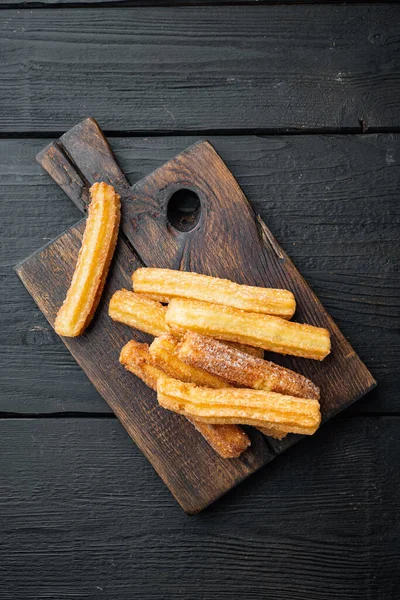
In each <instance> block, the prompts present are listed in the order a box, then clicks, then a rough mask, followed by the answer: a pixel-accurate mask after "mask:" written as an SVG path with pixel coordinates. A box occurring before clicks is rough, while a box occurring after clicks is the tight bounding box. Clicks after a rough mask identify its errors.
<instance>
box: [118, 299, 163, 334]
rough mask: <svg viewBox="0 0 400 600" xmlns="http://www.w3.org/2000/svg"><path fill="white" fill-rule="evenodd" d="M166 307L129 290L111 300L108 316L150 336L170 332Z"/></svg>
mask: <svg viewBox="0 0 400 600" xmlns="http://www.w3.org/2000/svg"><path fill="white" fill-rule="evenodd" d="M166 312H167V309H166V308H165V306H163V305H162V304H160V303H159V302H156V301H155V300H151V299H150V298H146V297H145V296H142V295H141V294H135V293H134V292H130V291H128V290H118V291H117V292H115V294H114V295H113V297H112V298H111V300H110V306H109V309H108V314H109V315H110V317H111V318H112V319H113V320H114V321H119V323H124V325H129V326H130V327H134V328H135V329H140V330H141V331H144V332H145V333H149V334H150V335H162V334H163V333H166V332H167V331H169V328H168V327H167V325H166V323H165V314H166Z"/></svg>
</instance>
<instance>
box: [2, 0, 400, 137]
mask: <svg viewBox="0 0 400 600" xmlns="http://www.w3.org/2000/svg"><path fill="white" fill-rule="evenodd" d="M210 10H212V12H210V11H209V10H207V8H204V7H195V6H193V7H184V6H176V7H152V8H151V7H150V8H148V7H142V8H138V7H137V8H135V7H133V8H123V10H121V9H120V8H119V7H114V8H107V9H104V8H101V7H99V8H90V7H88V8H86V9H85V12H84V18H83V16H82V15H83V13H82V12H81V11H80V10H77V9H76V8H63V9H62V10H60V9H58V8H48V9H43V10H21V11H16V10H11V9H10V10H8V11H7V10H4V11H1V15H0V18H1V21H2V37H1V39H0V56H1V57H2V60H1V62H0V80H1V82H2V86H1V91H0V132H3V133H7V132H13V133H15V132H18V131H19V132H27V131H28V132H41V134H43V132H46V131H47V132H57V131H65V130H66V129H68V128H69V127H71V126H72V125H73V124H74V123H76V122H77V121H79V120H80V119H82V118H84V117H85V116H86V115H88V114H93V115H94V116H96V118H98V119H99V120H100V121H101V123H102V126H103V127H104V129H105V130H107V131H111V130H112V131H119V132H121V131H131V132H136V133H140V132H142V133H149V132H151V133H153V134H154V133H156V132H182V131H186V132H190V131H192V132H196V131H201V132H211V131H214V132H222V131H230V132H239V131H240V132H242V133H243V132H245V130H248V131H249V130H256V131H260V130H263V131H264V132H265V131H268V130H274V131H275V130H279V131H280V132H283V131H285V130H293V131H297V132H299V131H300V132H304V131H305V130H307V129H309V130H313V131H315V130H318V129H322V130H324V131H326V130H335V131H337V130H339V129H341V130H342V131H346V130H351V131H361V130H362V128H363V129H366V128H367V127H370V128H398V126H399V122H398V114H399V109H400V96H399V93H398V88H399V79H400V75H399V57H398V53H397V41H398V8H397V6H395V5H390V4H377V5H368V6H363V7H362V9H360V7H359V6H355V5H329V6H323V5H320V6H318V5H316V6H311V5H291V6H279V5H269V6H268V5H265V4H264V5H254V6H252V5H248V4H246V5H243V6H231V7H229V8H227V7H226V6H215V7H213V8H212V9H211V8H210ZM105 11H106V12H105Z"/></svg>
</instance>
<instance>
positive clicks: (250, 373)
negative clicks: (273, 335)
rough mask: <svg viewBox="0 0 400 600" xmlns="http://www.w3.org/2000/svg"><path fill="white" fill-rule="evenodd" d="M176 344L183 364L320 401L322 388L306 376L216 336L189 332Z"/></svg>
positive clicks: (240, 382) (267, 389)
mask: <svg viewBox="0 0 400 600" xmlns="http://www.w3.org/2000/svg"><path fill="white" fill-rule="evenodd" d="M176 345H177V347H178V356H179V358H180V359H181V360H182V361H183V362H184V363H187V364H189V365H192V367H197V368H199V369H204V370H205V371H208V372H209V373H212V374H213V375H216V376H218V377H222V378H224V379H225V380H228V381H230V382H231V383H233V384H236V385H239V386H242V387H249V388H253V389H256V390H264V391H265V392H277V393H278V394H287V395H289V396H296V397H298V398H313V399H314V400H319V396H320V392H319V388H318V387H317V386H316V385H315V384H314V383H313V382H312V381H310V380H309V379H307V378H306V377H304V376H303V375H300V374H299V373H296V372H295V371H291V370H290V369H285V368H284V367H281V366H280V365H276V364H274V363H273V362H270V361H267V360H262V359H260V358H255V357H254V356H249V355H248V354H245V353H244V352H240V350H236V349H234V348H231V347H229V346H227V345H226V344H224V343H222V342H220V341H218V340H216V339H214V338H210V337H207V336H203V335H199V334H198V333H193V332H187V333H185V335H184V336H183V338H182V341H181V342H180V344H179V343H178V342H177V343H176ZM194 383H197V382H194ZM198 385H201V384H198ZM203 385H205V384H203Z"/></svg>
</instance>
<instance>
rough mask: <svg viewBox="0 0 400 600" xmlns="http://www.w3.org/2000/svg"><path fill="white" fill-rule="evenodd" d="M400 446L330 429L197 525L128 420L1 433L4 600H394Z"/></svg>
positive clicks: (3, 424)
mask: <svg viewBox="0 0 400 600" xmlns="http://www.w3.org/2000/svg"><path fill="white" fill-rule="evenodd" d="M397 439H398V418H396V417H391V418H385V417H381V418H375V419H371V418H363V417H359V418H350V419H340V422H339V420H336V421H334V422H332V423H328V424H327V425H324V426H323V427H322V429H321V431H320V432H319V433H317V435H316V437H315V438H313V439H310V440H305V441H304V442H302V443H301V444H299V445H298V447H297V448H296V452H292V453H290V454H289V453H288V454H286V455H284V456H281V457H279V459H277V460H276V461H274V462H273V463H271V464H270V465H268V466H267V467H266V468H264V469H263V470H262V471H260V472H259V474H258V475H257V477H252V478H251V479H249V480H247V481H246V482H245V483H244V484H243V485H241V486H240V487H239V488H237V489H236V490H234V491H233V492H231V493H229V494H227V495H226V496H225V497H224V498H223V499H221V500H220V501H219V502H217V503H215V504H214V505H213V506H212V507H210V508H209V509H207V511H205V512H203V513H201V514H200V515H198V516H195V517H191V518H188V517H187V516H185V515H184V513H183V512H182V511H180V509H179V508H178V506H176V504H175V502H174V501H173V499H172V497H171V496H170V494H169V493H168V490H167V489H166V488H165V487H164V486H162V485H160V482H159V479H158V477H157V475H156V474H155V472H154V471H153V470H152V469H150V468H149V466H148V464H147V461H146V460H145V458H144V457H143V456H142V454H141V453H140V451H139V450H138V449H137V448H136V447H135V446H134V445H133V444H132V442H131V440H130V439H129V437H128V435H127V434H126V433H125V432H124V430H123V428H122V426H121V425H120V424H119V423H118V421H117V420H114V419H51V418H50V419H18V420H13V419H7V420H0V472H1V479H2V493H1V515H2V518H1V519H0V538H1V549H0V553H1V561H0V574H1V583H2V584H1V586H0V598H1V600H10V598H12V599H13V600H44V599H48V598H57V600H70V599H71V598H80V599H85V600H86V599H90V600H98V599H99V598H102V599H104V600H115V598H119V599H120V600H131V599H132V598H134V597H140V598H143V599H145V600H160V599H161V598H163V599H164V598H165V599H170V598H171V599H172V598H173V599H174V600H188V599H189V598H190V599H192V598H193V599H194V598H199V599H201V600H211V599H212V598H218V599H221V600H231V599H232V598H235V599H236V598H238V597H239V596H240V597H243V598H246V599H249V600H256V599H257V600H261V599H262V600H300V599H301V600H303V599H304V598H308V599H310V600H337V599H338V598H345V599H346V600H365V599H366V598H376V599H379V600H395V598H396V597H397V593H398V586H399V584H400V580H399V571H398V569H397V565H398V562H399V560H400V553H399V546H398V539H399V536H400V529H399V526H400V524H399V520H398V518H397V515H398V511H399V508H400V506H399V498H400V479H399V470H398V463H399V460H400V452H399V450H400V448H399V444H398V441H397ZM316 449H318V451H316ZM389 482H390V484H389V485H388V483H389Z"/></svg>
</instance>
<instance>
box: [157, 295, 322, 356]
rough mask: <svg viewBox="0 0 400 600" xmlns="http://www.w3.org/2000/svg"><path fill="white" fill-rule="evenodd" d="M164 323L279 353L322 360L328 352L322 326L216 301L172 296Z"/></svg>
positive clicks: (182, 331)
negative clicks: (288, 319) (254, 311)
mask: <svg viewBox="0 0 400 600" xmlns="http://www.w3.org/2000/svg"><path fill="white" fill-rule="evenodd" d="M166 322H167V324H168V325H169V326H170V328H171V330H173V332H177V333H179V334H183V333H185V331H186V330H190V331H194V332H195V333H200V334H202V335H208V336H211V337H216V338H218V339H222V340H228V341H232V342H239V343H242V344H249V345H251V346H257V347H259V348H263V349H264V350H271V351H273V352H279V353H280V354H292V355H294V356H302V357H304V358H313V359H316V360H322V359H323V358H325V356H327V355H328V354H329V352H330V336H329V332H328V331H327V330H326V329H322V328H321V327H314V326H312V325H303V324H300V323H293V322H292V321H285V320H284V319H280V318H279V317H272V316H270V315H261V314H256V313H249V312H245V311H243V310H238V309H236V308H231V307H229V306H222V305H220V304H212V303H208V302H200V301H197V300H186V299H183V298H176V299H174V300H171V302H170V304H169V305H168V309H167V314H166Z"/></svg>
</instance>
